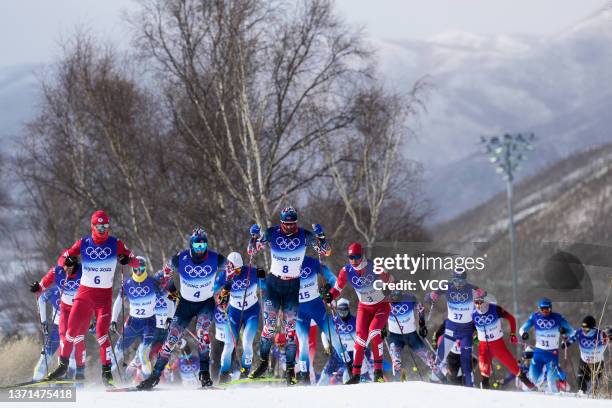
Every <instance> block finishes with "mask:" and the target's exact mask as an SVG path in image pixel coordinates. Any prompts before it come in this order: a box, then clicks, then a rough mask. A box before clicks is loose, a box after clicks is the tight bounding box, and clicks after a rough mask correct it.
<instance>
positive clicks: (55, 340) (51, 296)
mask: <svg viewBox="0 0 612 408" xmlns="http://www.w3.org/2000/svg"><path fill="white" fill-rule="evenodd" d="M47 303H49V304H50V305H51V311H52V317H51V323H50V324H49V322H48V321H47ZM59 308H60V292H59V289H58V288H57V287H55V286H53V287H50V288H49V289H47V290H45V291H44V292H42V293H41V294H40V296H38V314H39V316H40V327H41V330H42V332H43V339H44V344H43V348H42V351H41V352H40V358H39V359H38V362H37V363H36V366H35V367H34V375H33V376H32V381H40V380H42V379H43V378H44V377H45V374H46V373H47V372H48V370H49V367H47V364H48V363H49V361H51V360H52V359H53V355H54V354H55V352H56V351H57V349H58V348H59V345H60V336H59V330H58V325H59V319H60V314H59ZM70 362H71V363H72V362H73V359H70Z"/></svg>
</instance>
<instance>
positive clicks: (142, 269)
mask: <svg viewBox="0 0 612 408" xmlns="http://www.w3.org/2000/svg"><path fill="white" fill-rule="evenodd" d="M132 270H133V271H134V272H142V273H144V272H146V270H147V267H146V266H145V265H142V266H139V267H138V268H132Z"/></svg>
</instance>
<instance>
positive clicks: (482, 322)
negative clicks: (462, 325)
mask: <svg viewBox="0 0 612 408" xmlns="http://www.w3.org/2000/svg"><path fill="white" fill-rule="evenodd" d="M501 318H504V319H506V320H508V323H510V333H512V334H513V335H514V333H516V320H515V319H514V316H512V315H511V314H510V313H508V312H507V311H506V310H504V308H502V307H501V306H498V305H495V304H490V305H489V307H488V309H487V311H486V312H485V313H480V312H479V311H477V310H474V312H473V313H472V320H473V321H474V326H475V327H476V331H477V332H478V340H479V343H478V367H479V368H480V374H481V375H482V376H484V377H490V376H491V365H492V360H493V358H496V359H498V360H499V361H500V362H501V363H502V364H503V365H504V366H506V368H507V369H508V371H510V372H511V373H512V374H514V375H519V373H520V369H519V366H518V364H517V362H516V359H515V358H514V356H513V355H512V352H511V351H510V350H509V349H508V347H507V346H506V343H505V342H504V333H503V329H502V325H501Z"/></svg>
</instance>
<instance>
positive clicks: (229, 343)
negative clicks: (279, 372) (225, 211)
mask: <svg viewBox="0 0 612 408" xmlns="http://www.w3.org/2000/svg"><path fill="white" fill-rule="evenodd" d="M263 278H265V271H264V270H263V269H258V268H256V267H255V266H252V265H248V266H247V265H244V263H243V261H242V256H241V255H240V254H239V253H238V252H232V253H230V254H229V255H228V256H227V263H226V267H225V271H223V272H222V273H219V274H218V275H217V282H216V285H217V286H218V287H222V286H223V287H226V286H227V289H228V290H229V305H228V306H227V309H226V310H227V319H228V322H229V323H228V324H229V331H227V332H226V333H227V335H228V338H226V340H225V346H224V347H223V353H222V355H221V370H220V376H219V382H221V383H224V382H229V381H231V369H232V353H233V351H234V349H235V348H236V346H237V344H236V343H238V340H239V339H242V364H241V367H240V378H246V377H247V376H248V374H249V372H250V371H251V364H252V363H253V340H254V339H255V335H256V334H257V327H258V326H259V311H260V306H259V300H258V296H257V292H258V288H259V286H260V283H259V282H260V279H261V280H262V281H263ZM221 293H223V292H221ZM242 328H244V331H243V333H242V337H241V336H240V331H241V329H242Z"/></svg>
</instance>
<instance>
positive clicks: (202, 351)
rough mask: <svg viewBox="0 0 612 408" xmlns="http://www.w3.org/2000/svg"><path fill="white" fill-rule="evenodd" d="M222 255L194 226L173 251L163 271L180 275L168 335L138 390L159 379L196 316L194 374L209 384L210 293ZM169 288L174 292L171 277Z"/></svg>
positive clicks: (211, 302) (213, 304)
mask: <svg viewBox="0 0 612 408" xmlns="http://www.w3.org/2000/svg"><path fill="white" fill-rule="evenodd" d="M225 262H226V260H225V257H224V256H222V255H221V254H218V253H216V252H214V251H212V250H210V249H209V248H208V236H207V235H206V232H205V231H204V229H203V228H195V229H194V230H193V232H192V233H191V237H190V239H189V248H188V249H185V250H183V251H181V252H179V253H178V254H176V255H174V256H173V257H172V259H171V260H170V261H169V262H168V263H167V264H166V266H165V267H164V274H165V275H166V276H167V277H168V279H171V278H172V277H173V276H174V274H178V275H179V278H180V283H181V285H180V290H179V293H180V297H179V300H178V306H177V308H176V312H175V314H174V319H173V320H172V324H171V325H170V328H169V329H168V337H167V338H166V341H165V342H164V345H163V347H162V349H161V350H160V352H159V354H158V356H157V361H156V362H155V366H154V367H153V371H152V372H151V375H150V376H149V378H147V379H146V380H144V381H142V382H141V383H140V384H138V385H137V387H138V389H140V390H147V389H151V388H153V387H155V386H156V385H157V384H158V383H159V379H160V376H161V373H162V371H163V370H164V367H165V366H166V364H167V363H168V359H169V358H170V354H171V353H172V350H173V349H174V348H175V346H176V345H177V343H178V342H179V340H180V339H181V336H182V335H183V331H184V330H185V329H186V328H187V326H188V325H189V323H190V322H191V320H192V319H193V318H194V317H195V318H196V336H197V338H198V343H199V345H198V351H199V358H200V371H199V373H198V378H199V380H200V382H201V384H202V387H209V386H211V385H212V380H211V379H210V338H209V329H210V324H211V321H212V319H213V311H214V309H215V299H214V295H215V294H216V293H215V292H216V291H217V289H218V288H216V287H215V284H214V283H215V280H216V276H217V273H218V271H220V270H223V268H224V266H225ZM169 288H170V289H169V291H170V292H174V291H175V290H174V284H173V282H172V281H171V282H170V284H169Z"/></svg>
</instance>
